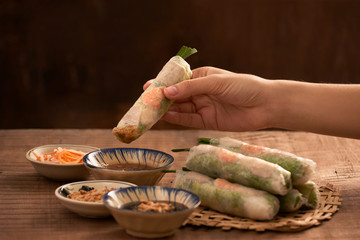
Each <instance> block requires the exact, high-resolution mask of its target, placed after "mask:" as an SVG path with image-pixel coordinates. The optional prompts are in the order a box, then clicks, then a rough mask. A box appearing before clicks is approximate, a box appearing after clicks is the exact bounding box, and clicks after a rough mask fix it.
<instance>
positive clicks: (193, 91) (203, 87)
mask: <svg viewBox="0 0 360 240" xmlns="http://www.w3.org/2000/svg"><path fill="white" fill-rule="evenodd" d="M218 80H219V77H217V78H214V77H201V78H196V79H190V80H186V81H183V82H180V83H177V84H175V85H172V86H170V87H167V88H165V89H164V95H165V96H166V97H167V98H169V99H172V100H184V99H189V98H190V97H192V96H196V95H211V94H217V93H218V92H219V90H220V87H221V86H220V85H219V81H218Z"/></svg>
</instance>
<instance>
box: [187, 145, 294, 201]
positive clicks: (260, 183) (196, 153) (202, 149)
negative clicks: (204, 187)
mask: <svg viewBox="0 0 360 240" xmlns="http://www.w3.org/2000/svg"><path fill="white" fill-rule="evenodd" d="M186 167H187V168H188V169H190V170H193V171H196V172H200V173H202V174H205V175H207V176H209V177H213V178H224V179H227V180H228V181H230V182H235V183H239V184H242V185H245V186H248V187H253V188H256V189H260V190H265V191H267V192H269V193H273V194H278V195H285V194H286V193H287V192H288V191H289V190H290V189H291V188H292V184H291V176H290V175H291V174H290V172H289V171H287V170H285V169H283V168H282V167H280V166H279V165H277V164H274V163H270V162H267V161H264V160H262V159H260V158H255V157H249V156H244V155H242V154H240V153H235V152H232V151H229V150H227V149H225V148H220V147H215V146H212V145H203V144H201V145H198V146H195V147H192V148H190V152H189V155H188V158H187V160H186Z"/></svg>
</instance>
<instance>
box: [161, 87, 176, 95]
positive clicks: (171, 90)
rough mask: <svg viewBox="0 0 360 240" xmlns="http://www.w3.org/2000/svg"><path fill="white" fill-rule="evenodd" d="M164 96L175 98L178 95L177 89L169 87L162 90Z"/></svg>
mask: <svg viewBox="0 0 360 240" xmlns="http://www.w3.org/2000/svg"><path fill="white" fill-rule="evenodd" d="M164 91H165V94H166V95H171V96H175V95H176V94H178V93H179V91H178V89H177V88H176V87H175V86H170V87H167V88H165V89H164Z"/></svg>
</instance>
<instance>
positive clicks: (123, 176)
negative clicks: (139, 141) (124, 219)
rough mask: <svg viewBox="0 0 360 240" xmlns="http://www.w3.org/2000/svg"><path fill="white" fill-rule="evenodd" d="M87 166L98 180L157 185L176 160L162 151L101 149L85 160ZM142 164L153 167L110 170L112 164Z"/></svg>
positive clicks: (86, 156)
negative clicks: (109, 166)
mask: <svg viewBox="0 0 360 240" xmlns="http://www.w3.org/2000/svg"><path fill="white" fill-rule="evenodd" d="M83 162H84V164H85V166H86V167H87V168H88V169H89V171H90V172H91V173H92V175H93V176H94V177H95V178H96V179H111V180H120V181H125V182H131V183H134V184H136V185H139V186H140V185H149V186H150V185H155V184H157V183H158V182H159V181H160V180H161V178H162V177H163V176H164V174H165V173H164V172H163V170H166V169H169V168H170V167H171V165H172V164H173V162H174V158H173V157H172V156H171V155H169V154H167V153H165V152H161V151H157V150H153V149H144V148H108V149H100V150H97V151H94V152H91V153H89V154H86V155H85V156H84V158H83ZM126 163H133V164H140V165H147V166H152V167H153V168H151V169H142V170H139V169H135V170H119V169H109V168H106V166H108V165H111V164H126Z"/></svg>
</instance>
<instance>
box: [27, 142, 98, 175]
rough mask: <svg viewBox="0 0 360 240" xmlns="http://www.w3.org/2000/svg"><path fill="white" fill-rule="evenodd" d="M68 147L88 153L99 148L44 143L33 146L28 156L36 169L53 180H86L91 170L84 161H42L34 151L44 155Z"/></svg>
mask: <svg viewBox="0 0 360 240" xmlns="http://www.w3.org/2000/svg"><path fill="white" fill-rule="evenodd" d="M59 147H61V148H66V149H69V150H70V149H72V150H77V151H82V152H84V153H88V152H91V151H95V150H98V149H99V148H96V147H91V146H83V145H71V144H54V145H43V146H40V147H36V148H33V149H31V150H29V151H28V152H27V153H26V155H25V156H26V158H27V159H28V160H29V161H30V163H31V164H32V165H33V167H34V168H35V170H36V171H37V172H38V173H39V174H40V175H42V176H44V177H47V178H50V179H52V180H58V181H67V180H84V179H86V178H87V177H88V176H89V171H88V170H87V169H86V167H85V165H84V164H83V163H71V164H60V163H50V162H41V161H38V160H37V159H36V156H35V154H34V152H35V153H36V154H37V155H39V156H42V155H43V154H44V153H48V152H52V151H54V149H57V148H59Z"/></svg>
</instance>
